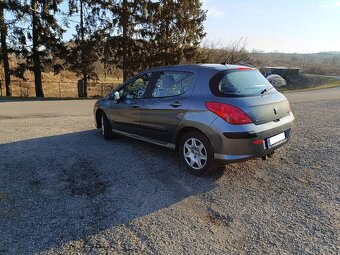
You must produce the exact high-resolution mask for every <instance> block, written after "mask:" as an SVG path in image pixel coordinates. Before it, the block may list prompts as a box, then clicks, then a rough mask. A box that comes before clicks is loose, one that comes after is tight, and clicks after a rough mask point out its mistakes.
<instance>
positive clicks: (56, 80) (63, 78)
mask: <svg viewBox="0 0 340 255" xmlns="http://www.w3.org/2000/svg"><path fill="white" fill-rule="evenodd" d="M25 77H26V79H27V80H26V81H23V80H19V79H16V78H12V81H11V86H12V95H13V96H14V97H25V98H27V97H35V87H34V76H33V74H32V73H26V74H25ZM78 80H79V77H77V75H76V74H75V73H72V72H68V71H64V72H61V73H60V74H57V75H55V74H54V73H52V72H51V73H46V72H45V73H43V74H42V83H43V90H44V94H45V97H53V98H70V97H71V98H72V97H77V95H78V89H77V82H78ZM121 82H122V80H121V79H120V80H119V79H117V78H116V77H106V78H105V77H104V76H101V75H100V76H99V79H98V80H96V81H92V80H91V81H90V82H89V86H88V96H89V97H98V96H103V95H105V94H107V93H108V92H109V91H110V90H111V89H112V88H113V87H115V86H117V85H118V84H120V83H121ZM5 92H6V91H5V84H4V82H2V95H5Z"/></svg>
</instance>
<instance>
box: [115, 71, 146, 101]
mask: <svg viewBox="0 0 340 255" xmlns="http://www.w3.org/2000/svg"><path fill="white" fill-rule="evenodd" d="M151 75H152V74H151V73H146V74H142V75H141V76H138V77H137V78H135V79H133V80H132V81H130V82H129V83H128V84H127V85H125V86H124V87H123V88H122V89H121V90H120V91H119V94H120V97H121V98H125V99H133V98H143V96H144V94H145V90H146V88H147V86H148V85H149V82H150V80H151Z"/></svg>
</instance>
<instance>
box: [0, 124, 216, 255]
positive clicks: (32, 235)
mask: <svg viewBox="0 0 340 255" xmlns="http://www.w3.org/2000/svg"><path fill="white" fill-rule="evenodd" d="M220 174H222V173H220ZM218 175H219V174H217V175H215V176H212V177H208V178H197V177H194V176H192V175H189V174H187V173H186V172H185V171H183V170H182V168H181V166H180V165H179V160H178V157H177V155H176V153H175V152H174V151H171V150H168V149H165V148H161V147H158V146H155V145H150V144H147V143H143V142H139V141H135V140H131V139H129V138H125V137H116V138H115V139H114V140H113V141H105V140H104V139H103V138H102V137H101V134H100V132H99V131H97V130H90V131H84V132H78V133H72V134H64V135H58V136H51V137H43V138H37V139H31V140H25V141H19V142H13V143H8V144H2V145H0V233H1V235H0V254H2V253H4V254H27V253H37V252H42V251H46V250H49V249H51V248H54V247H58V246H61V245H62V244H65V243H67V242H69V241H71V240H79V239H85V240H86V238H88V237H90V236H91V235H94V234H97V233H99V232H101V231H103V230H105V229H108V228H111V227H113V226H117V225H120V224H124V223H127V222H129V221H132V220H134V219H137V218H140V217H143V216H146V215H148V214H150V213H153V212H156V211H158V210H161V209H162V208H165V207H168V206H171V205H173V204H175V203H178V202H180V201H181V200H183V199H185V198H186V197H189V196H193V195H195V194H200V193H204V192H208V191H210V190H212V189H214V188H215V186H216V184H215V181H216V180H217V179H218V178H219V176H218Z"/></svg>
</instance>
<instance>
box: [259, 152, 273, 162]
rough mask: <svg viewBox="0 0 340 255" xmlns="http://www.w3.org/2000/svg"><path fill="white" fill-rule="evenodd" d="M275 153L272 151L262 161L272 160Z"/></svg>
mask: <svg viewBox="0 0 340 255" xmlns="http://www.w3.org/2000/svg"><path fill="white" fill-rule="evenodd" d="M274 153H275V151H272V152H271V153H268V154H267V155H265V156H262V157H261V159H262V160H267V159H268V158H271V157H272V156H273V155H274Z"/></svg>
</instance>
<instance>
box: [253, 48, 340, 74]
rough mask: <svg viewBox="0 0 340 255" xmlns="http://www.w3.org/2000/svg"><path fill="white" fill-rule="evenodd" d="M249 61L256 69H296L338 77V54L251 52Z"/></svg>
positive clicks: (339, 70) (339, 67)
mask: <svg viewBox="0 0 340 255" xmlns="http://www.w3.org/2000/svg"><path fill="white" fill-rule="evenodd" d="M250 59H251V62H253V64H255V65H256V66H258V67H265V66H287V67H298V68H300V71H301V72H302V73H311V74H327V75H340V52H320V53H313V54H299V53H263V52H252V53H250Z"/></svg>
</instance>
